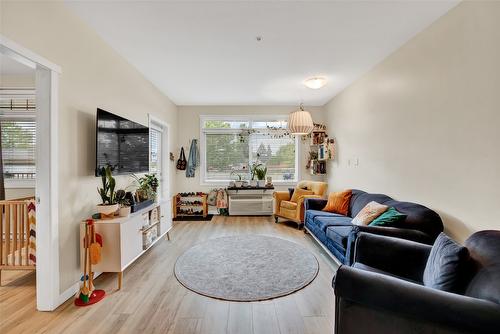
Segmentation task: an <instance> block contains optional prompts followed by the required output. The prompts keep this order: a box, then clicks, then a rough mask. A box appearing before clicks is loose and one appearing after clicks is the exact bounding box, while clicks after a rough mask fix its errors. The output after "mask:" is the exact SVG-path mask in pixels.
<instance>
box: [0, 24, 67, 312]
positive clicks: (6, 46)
mask: <svg viewBox="0 0 500 334" xmlns="http://www.w3.org/2000/svg"><path fill="white" fill-rule="evenodd" d="M0 52H2V53H3V54H6V55H8V56H10V57H12V58H14V59H15V60H17V61H19V62H21V63H23V64H25V65H27V66H29V67H31V68H33V69H35V70H36V113H37V115H36V136H37V143H36V194H35V196H36V201H37V204H36V220H37V228H36V305H37V309H38V310H39V311H52V310H54V309H55V308H57V306H59V305H60V304H61V303H62V302H63V301H64V300H65V297H66V296H62V295H61V293H60V286H59V276H60V273H59V212H58V171H59V170H58V111H59V109H58V108H59V106H58V102H59V74H61V72H62V71H61V67H59V66H58V65H55V64H53V63H52V62H50V61H48V60H47V59H45V58H43V57H41V56H39V55H37V54H35V53H33V52H32V51H30V50H28V49H26V48H24V47H22V46H20V45H18V44H17V43H15V42H13V41H11V40H9V39H7V38H6V37H4V36H2V35H1V34H0ZM66 299H67V298H66Z"/></svg>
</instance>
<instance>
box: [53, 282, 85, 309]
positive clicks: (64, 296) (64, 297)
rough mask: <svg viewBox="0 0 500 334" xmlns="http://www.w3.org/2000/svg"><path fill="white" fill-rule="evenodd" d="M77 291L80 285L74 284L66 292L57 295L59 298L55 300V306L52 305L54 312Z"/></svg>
mask: <svg viewBox="0 0 500 334" xmlns="http://www.w3.org/2000/svg"><path fill="white" fill-rule="evenodd" d="M78 289H80V283H75V284H73V285H72V286H70V287H69V288H68V289H66V291H64V292H63V293H61V294H60V295H59V298H58V300H57V305H54V306H55V307H54V310H55V309H56V308H58V307H59V306H60V305H62V304H64V303H65V302H66V301H67V300H68V299H70V298H71V297H74V296H75V295H76V293H77V292H78Z"/></svg>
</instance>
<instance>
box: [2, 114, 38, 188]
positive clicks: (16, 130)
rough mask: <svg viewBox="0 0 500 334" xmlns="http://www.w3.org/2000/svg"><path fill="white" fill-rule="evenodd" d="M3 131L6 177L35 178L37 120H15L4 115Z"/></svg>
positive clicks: (4, 170)
mask: <svg viewBox="0 0 500 334" xmlns="http://www.w3.org/2000/svg"><path fill="white" fill-rule="evenodd" d="M0 128H1V133H2V158H3V172H4V177H5V178H6V179H34V178H35V173H36V165H35V156H36V123H35V120H34V119H33V120H15V119H10V118H9V117H8V116H3V117H2V119H1V120H0Z"/></svg>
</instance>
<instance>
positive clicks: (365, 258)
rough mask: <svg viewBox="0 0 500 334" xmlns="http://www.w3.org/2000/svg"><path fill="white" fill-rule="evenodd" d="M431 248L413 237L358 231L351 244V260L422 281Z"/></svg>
mask: <svg viewBox="0 0 500 334" xmlns="http://www.w3.org/2000/svg"><path fill="white" fill-rule="evenodd" d="M431 248H432V246H429V245H425V244H421V243H417V242H414V241H409V240H404V239H399V238H393V237H386V236H381V235H376V234H370V233H360V234H359V235H358V237H357V239H356V245H355V248H354V262H359V263H363V264H366V265H368V266H370V267H374V268H377V269H380V270H383V271H386V272H389V273H391V274H394V275H396V276H400V277H405V278H407V279H410V280H412V281H415V282H422V278H423V273H424V270H425V266H426V264H427V258H428V257H429V254H430V251H431Z"/></svg>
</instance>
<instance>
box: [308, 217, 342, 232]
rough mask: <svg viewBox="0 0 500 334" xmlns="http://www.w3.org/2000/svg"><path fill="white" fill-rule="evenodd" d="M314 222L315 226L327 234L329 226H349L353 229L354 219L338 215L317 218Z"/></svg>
mask: <svg viewBox="0 0 500 334" xmlns="http://www.w3.org/2000/svg"><path fill="white" fill-rule="evenodd" d="M313 221H314V224H315V225H316V226H318V227H319V228H320V230H321V231H323V232H326V229H327V227H329V226H349V227H351V228H352V224H351V221H352V218H351V217H346V216H342V215H336V216H333V217H316V218H314V220H313Z"/></svg>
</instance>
